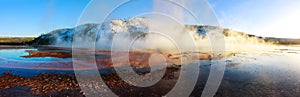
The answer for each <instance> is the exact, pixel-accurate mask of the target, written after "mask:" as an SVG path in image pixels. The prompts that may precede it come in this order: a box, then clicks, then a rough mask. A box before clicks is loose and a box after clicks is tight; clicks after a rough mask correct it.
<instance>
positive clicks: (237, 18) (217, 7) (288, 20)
mask: <svg viewBox="0 0 300 97" xmlns="http://www.w3.org/2000/svg"><path fill="white" fill-rule="evenodd" d="M209 2H210V4H211V6H212V8H213V9H214V11H215V14H216V16H217V17H218V20H219V22H220V24H221V25H222V26H223V27H227V28H232V29H235V30H238V31H243V32H246V33H250V34H256V35H263V36H274V37H292V38H300V33H299V31H297V25H300V24H299V23H300V19H298V17H300V10H299V9H300V6H299V5H300V1H299V0H209ZM88 3H89V0H0V13H1V15H0V36H38V35H40V34H42V33H47V32H49V31H52V30H55V29H60V28H67V27H74V26H76V24H77V22H78V19H79V17H80V14H81V13H82V11H83V10H84V8H85V6H86V5H87V4H88ZM141 3H142V4H140V5H135V6H138V7H139V8H138V9H136V10H127V8H126V7H124V9H120V13H121V14H127V15H128V16H130V15H131V14H135V13H138V12H140V10H149V8H148V7H149V6H150V2H149V0H145V1H143V2H141ZM128 9H130V8H128ZM115 17H118V18H121V17H122V16H118V15H115ZM124 18H127V17H124Z"/></svg>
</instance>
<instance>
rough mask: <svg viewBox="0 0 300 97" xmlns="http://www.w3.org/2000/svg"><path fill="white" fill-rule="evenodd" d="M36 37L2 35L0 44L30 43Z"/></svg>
mask: <svg viewBox="0 0 300 97" xmlns="http://www.w3.org/2000/svg"><path fill="white" fill-rule="evenodd" d="M34 39H35V37H0V45H30V44H31V41H32V40H34Z"/></svg>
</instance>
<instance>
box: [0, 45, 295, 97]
mask: <svg viewBox="0 0 300 97" xmlns="http://www.w3.org/2000/svg"><path fill="white" fill-rule="evenodd" d="M34 50H38V51H43V52H65V53H70V51H71V50H70V49H61V48H53V47H51V48H49V47H38V48H36V47H22V46H18V47H15V46H5V47H4V46H2V47H1V48H0V58H1V60H0V63H1V64H0V65H1V66H0V73H1V74H2V75H1V77H0V82H1V85H0V96H11V97H15V96H21V95H22V96H78V97H81V96H84V95H89V94H92V92H93V93H100V94H103V95H102V96H106V95H105V94H106V93H107V92H109V90H108V88H109V89H110V90H112V91H113V92H114V93H115V94H117V95H119V96H151V97H153V96H163V95H165V94H166V93H168V91H170V90H171V89H172V88H173V87H174V85H175V84H176V81H177V80H178V76H180V74H179V73H178V72H180V71H181V69H180V67H179V66H175V65H174V66H171V67H169V68H168V69H167V71H166V73H165V75H164V76H163V78H162V80H161V81H159V83H157V84H155V85H153V86H151V87H148V88H141V87H135V86H133V85H131V84H129V83H126V82H124V81H123V80H121V79H120V78H119V76H118V75H117V74H116V72H115V71H114V69H113V68H111V64H109V62H108V61H105V60H102V59H106V58H109V56H106V55H107V54H105V53H110V52H98V53H99V56H98V57H97V59H101V60H99V61H97V62H98V63H99V62H100V63H101V62H102V63H101V64H104V63H105V64H107V65H106V66H102V67H101V68H99V71H100V74H101V77H102V78H103V80H104V81H103V82H99V81H96V80H94V79H86V80H83V81H82V80H81V81H80V83H79V82H78V81H77V79H76V76H75V74H74V71H73V70H72V68H73V66H72V65H70V64H72V58H60V57H54V56H49V57H45V56H44V57H40V58H39V57H30V58H24V57H21V56H26V55H28V54H29V53H28V51H34ZM100 53H101V54H100ZM101 55H102V56H101ZM137 55H141V56H145V55H144V54H137ZM136 57H140V56H136ZM299 58H300V47H299V46H280V47H276V48H274V49H269V50H262V51H256V52H239V53H235V54H234V55H233V56H230V57H226V58H223V59H221V60H222V62H224V63H226V69H225V73H224V76H223V79H222V82H221V85H220V87H219V89H218V91H217V93H216V95H215V96H216V97H241V96H243V97H257V96H259V97H262V96H263V97H295V96H300V61H299ZM213 61H214V60H199V63H200V66H199V68H200V71H199V72H200V75H199V76H198V81H197V84H196V86H195V87H194V91H193V92H192V94H191V96H201V94H202V91H203V89H204V87H205V84H206V81H207V79H208V76H209V72H210V70H211V68H212V62H213ZM106 62H107V63H106ZM82 67H84V66H82ZM98 67H99V66H98ZM88 69H89V68H85V69H82V70H78V72H79V73H78V74H81V75H84V76H86V77H88V78H91V77H93V76H94V74H91V73H89V72H88V71H89V70H88ZM148 70H149V69H147V68H139V69H138V70H137V72H138V73H140V74H141V75H145V74H147V72H149V71H148ZM123 73H127V72H126V71H123ZM96 75H97V74H96ZM186 80H189V79H186ZM106 85H107V86H108V88H106V87H105V86H106ZM79 86H82V87H79ZM82 88H84V90H89V91H90V92H91V93H86V91H83V90H82ZM182 92H184V91H182ZM91 96H93V95H91Z"/></svg>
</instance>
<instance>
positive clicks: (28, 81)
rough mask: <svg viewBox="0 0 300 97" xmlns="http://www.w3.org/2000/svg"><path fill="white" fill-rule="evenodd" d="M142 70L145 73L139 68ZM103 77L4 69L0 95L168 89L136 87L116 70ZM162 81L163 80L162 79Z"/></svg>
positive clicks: (78, 96) (62, 96) (78, 95)
mask: <svg viewBox="0 0 300 97" xmlns="http://www.w3.org/2000/svg"><path fill="white" fill-rule="evenodd" d="M177 70H178V69H176V68H169V69H167V73H166V74H165V75H164V77H163V79H165V80H169V79H173V78H174V73H173V72H174V71H177ZM139 74H146V73H142V72H139ZM90 76H93V75H90ZM101 77H102V78H103V80H104V82H98V81H95V80H93V79H84V80H83V81H81V82H80V83H79V82H78V81H77V80H76V77H75V75H73V74H39V75H37V76H35V77H22V76H16V75H12V74H10V73H3V74H2V76H1V77H0V83H1V84H0V96H1V97H18V96H35V97H49V96H54V97H66V96H69V97H84V96H85V95H93V94H95V93H100V95H102V96H105V94H106V93H107V92H108V91H107V90H105V89H106V88H104V86H108V87H109V88H110V89H111V90H112V91H113V92H114V93H115V94H117V95H118V96H123V97H127V96H151V97H153V96H154V97H156V96H157V97H159V96H162V95H163V94H164V92H165V93H166V92H167V90H168V89H166V88H164V89H163V90H166V91H158V90H162V89H158V88H161V87H160V85H156V86H152V87H150V88H140V87H135V86H133V85H131V84H128V83H126V82H124V81H123V80H121V79H120V78H119V77H118V75H117V73H116V72H114V70H112V71H111V72H110V73H106V74H101ZM161 83H164V82H163V81H162V82H161ZM169 84H170V83H169ZM173 84H175V83H173ZM79 85H80V86H81V87H80V86H79ZM170 87H171V86H170ZM81 88H84V89H85V90H86V91H85V92H84V91H82V90H81ZM167 88H168V87H167ZM169 89H171V88H169Z"/></svg>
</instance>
